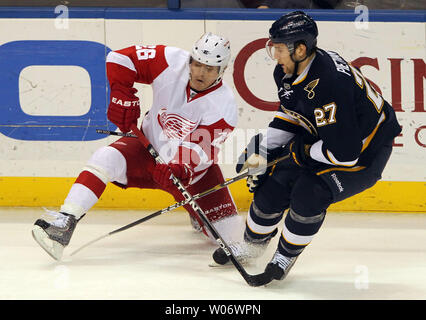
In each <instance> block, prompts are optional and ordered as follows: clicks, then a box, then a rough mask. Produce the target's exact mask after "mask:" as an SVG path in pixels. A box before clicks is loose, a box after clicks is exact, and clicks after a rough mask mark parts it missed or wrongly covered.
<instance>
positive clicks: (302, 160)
mask: <svg viewBox="0 0 426 320" xmlns="http://www.w3.org/2000/svg"><path fill="white" fill-rule="evenodd" d="M310 148H311V144H308V143H306V141H305V139H304V138H303V136H301V135H296V136H295V137H294V138H293V139H291V140H290V141H289V142H288V143H287V145H286V147H285V149H287V150H288V152H289V153H290V155H291V157H290V160H291V161H292V162H293V163H295V164H296V165H297V166H299V167H301V168H310V169H312V168H314V167H316V166H318V165H319V162H318V161H315V160H314V159H312V158H311V156H310V155H309V150H310Z"/></svg>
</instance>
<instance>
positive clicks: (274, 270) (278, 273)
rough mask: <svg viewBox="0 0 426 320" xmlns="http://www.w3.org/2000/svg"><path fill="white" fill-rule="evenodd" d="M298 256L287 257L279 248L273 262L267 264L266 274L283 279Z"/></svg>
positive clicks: (272, 277)
mask: <svg viewBox="0 0 426 320" xmlns="http://www.w3.org/2000/svg"><path fill="white" fill-rule="evenodd" d="M297 258H298V257H286V256H284V255H282V254H281V253H280V252H279V251H278V250H277V251H276V252H275V254H274V256H273V257H272V260H271V262H269V263H268V265H267V266H266V268H265V274H267V275H269V277H270V279H275V280H283V279H284V278H285V277H286V276H287V274H288V273H289V272H290V269H291V268H292V267H293V265H294V263H295V262H296V260H297Z"/></svg>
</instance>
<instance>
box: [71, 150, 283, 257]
mask: <svg viewBox="0 0 426 320" xmlns="http://www.w3.org/2000/svg"><path fill="white" fill-rule="evenodd" d="M288 157H289V155H285V156H283V157H280V158H277V159H275V160H273V161H271V162H269V163H268V164H267V165H266V167H271V166H274V165H275V164H277V163H278V162H280V161H282V160H285V159H287V158H288ZM263 170H265V167H262V168H255V169H249V170H248V171H247V172H244V173H242V174H240V175H238V176H235V177H233V178H229V179H227V180H225V181H224V182H223V183H221V184H218V185H216V186H214V187H212V188H210V189H208V190H206V191H203V192H200V193H198V194H196V195H194V196H192V198H191V199H192V200H198V199H200V198H202V197H205V196H207V195H209V194H211V193H213V192H216V191H218V190H220V189H222V188H225V187H227V186H229V185H230V184H233V183H234V182H237V181H240V180H242V179H244V178H246V177H248V176H250V175H256V174H258V173H261V172H262V171H263ZM191 199H185V200H182V201H180V202H176V203H174V204H172V205H170V206H168V207H167V208H164V209H161V210H158V211H156V212H154V213H151V214H150V215H148V216H146V217H143V218H141V219H139V220H136V221H134V222H132V223H129V224H127V225H125V226H123V227H121V228H118V229H116V230H113V231H111V232H109V233H107V234H105V235H103V236H101V237H98V238H96V239H93V240H92V241H90V242H88V243H86V244H85V245H83V246H81V247H80V248H78V249H77V250H75V251H73V252H72V253H71V256H73V255H75V254H77V253H78V252H80V251H81V250H83V249H84V248H86V247H88V246H89V245H91V244H93V243H95V242H98V241H99V240H102V239H104V238H106V237H108V236H111V235H113V234H116V233H119V232H121V231H124V230H127V229H130V228H132V227H134V226H137V225H138V224H141V223H143V222H145V221H148V220H151V219H152V218H155V217H157V216H159V215H161V214H163V213H166V212H169V211H172V210H174V209H177V208H179V207H182V206H185V205H187V204H188V203H189V202H190V201H191Z"/></svg>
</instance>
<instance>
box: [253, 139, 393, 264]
mask: <svg viewBox="0 0 426 320" xmlns="http://www.w3.org/2000/svg"><path fill="white" fill-rule="evenodd" d="M391 152H392V143H391V142H389V143H387V144H385V145H384V146H383V147H382V148H381V149H380V151H379V152H378V153H377V155H376V156H375V158H374V160H373V162H372V163H371V165H369V166H355V167H352V168H343V167H329V168H328V169H325V170H322V171H319V172H313V171H310V170H304V169H295V168H294V167H292V168H289V167H286V166H285V165H284V166H280V165H279V164H278V165H277V166H276V168H274V170H273V171H272V174H270V176H269V177H268V178H267V180H266V181H265V182H264V183H263V184H262V185H261V186H260V187H259V188H258V189H257V190H256V192H255V195H254V199H253V202H252V203H251V206H250V209H249V214H248V216H247V221H246V230H245V236H246V237H248V238H249V239H250V238H252V239H256V240H257V241H259V240H261V239H264V238H266V237H267V236H268V235H269V234H270V233H272V232H273V231H274V230H275V228H277V227H278V226H279V224H280V221H281V220H282V217H283V215H284V212H285V210H287V209H288V213H287V215H286V216H285V219H284V224H283V228H282V233H281V236H280V239H279V243H278V250H279V251H280V253H281V254H283V255H286V256H289V257H295V256H298V255H299V254H300V253H301V252H302V251H303V249H304V248H305V247H306V246H307V245H308V244H309V243H310V242H311V241H312V239H313V238H314V235H315V234H316V233H317V232H318V230H319V229H320V227H321V225H322V223H323V221H324V218H325V214H326V210H327V208H328V207H329V206H330V205H331V204H332V203H335V202H338V201H341V200H344V199H346V198H349V197H351V196H353V195H356V194H358V193H360V192H362V191H364V190H366V189H368V188H370V187H372V186H373V185H374V184H375V183H376V182H377V181H378V180H379V179H380V178H381V175H382V172H383V170H384V168H385V166H386V163H387V162H388V160H389V157H390V155H391Z"/></svg>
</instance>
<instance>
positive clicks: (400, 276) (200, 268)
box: [0, 208, 426, 300]
mask: <svg viewBox="0 0 426 320" xmlns="http://www.w3.org/2000/svg"><path fill="white" fill-rule="evenodd" d="M52 209H53V208H52ZM149 213H150V212H144V211H112V210H111V211H109V210H93V211H91V212H89V213H88V214H87V215H86V216H85V217H84V218H83V220H82V221H81V222H80V223H79V224H78V225H77V228H76V231H75V232H74V236H73V238H72V240H71V243H70V245H69V246H68V247H67V248H66V250H65V253H64V261H62V262H56V261H54V260H53V259H52V258H51V257H50V256H48V255H47V254H46V253H45V252H44V251H43V250H42V249H41V248H40V247H39V246H38V245H37V243H36V242H35V241H34V240H33V238H32V236H31V228H32V224H33V223H34V222H35V220H36V219H37V218H39V217H40V216H41V215H42V214H43V210H42V209H41V208H2V209H0V261H1V263H0V299H6V300H8V299H60V300H62V299H79V300H80V299H83V300H85V299H102V300H106V299H119V300H121V299H138V300H140V299H142V300H147V299H156V300H169V299H170V300H193V299H197V300H200V299H201V300H204V299H213V300H214V299H220V300H227V299H229V300H231V299H238V300H241V299H247V300H249V299H255V300H287V299H310V300H312V299H426V215H425V214H401V213H328V214H327V217H326V220H325V222H324V224H323V227H322V228H321V230H320V231H319V233H318V234H317V235H316V236H315V238H314V240H313V242H312V243H311V244H310V245H309V246H308V247H307V249H305V251H304V252H303V253H302V255H301V256H300V258H299V259H298V261H297V262H296V264H295V266H294V267H293V269H292V271H291V273H290V274H289V276H288V277H287V278H286V280H284V281H275V282H272V283H271V284H270V285H268V286H266V287H259V288H252V287H250V286H248V285H247V284H246V283H245V281H244V279H243V278H242V277H241V275H240V274H239V273H238V271H237V270H236V269H235V268H234V267H233V266H231V267H229V268H211V267H209V266H208V264H209V263H210V262H211V261H212V259H211V254H212V252H213V251H214V250H215V249H216V245H215V244H214V243H212V242H210V241H208V240H207V238H205V237H204V236H203V235H201V234H199V233H196V232H195V231H193V230H192V228H191V226H190V223H189V218H188V216H187V214H186V213H185V212H183V211H174V212H169V213H165V214H163V215H161V216H159V217H156V218H154V219H151V220H149V221H147V222H145V223H143V224H140V225H138V226H136V227H133V228H131V229H128V230H126V231H123V232H121V233H118V234H115V235H112V236H110V237H107V238H105V239H102V240H101V241H99V242H97V243H94V244H93V245H92V246H89V247H87V248H85V249H84V250H82V251H81V252H79V253H78V254H77V255H75V256H72V257H70V256H69V254H70V253H71V252H73V251H74V250H76V249H77V248H79V247H80V246H81V245H83V244H85V243H86V242H88V241H90V240H92V239H94V238H97V237H99V236H101V235H103V234H106V233H108V232H110V231H112V230H115V229H117V228H119V227H122V226H124V225H126V224H128V223H130V222H133V221H135V220H137V219H139V218H141V217H143V216H144V215H147V214H149ZM277 241H278V237H275V239H273V241H272V242H271V243H270V245H269V248H268V250H267V251H266V253H265V255H264V256H263V257H262V258H260V259H259V260H258V261H256V262H255V263H253V264H251V265H248V266H247V267H246V268H247V271H248V272H249V273H252V274H254V273H258V272H261V271H263V269H264V267H265V265H266V263H267V262H268V261H269V259H270V258H271V256H272V254H273V252H274V251H275V248H276V244H277Z"/></svg>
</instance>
